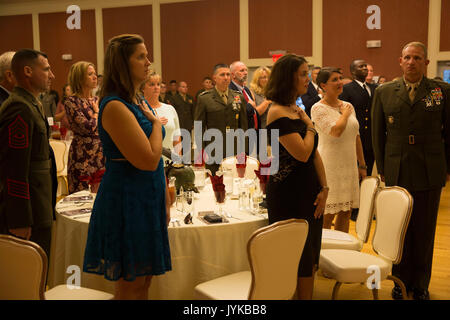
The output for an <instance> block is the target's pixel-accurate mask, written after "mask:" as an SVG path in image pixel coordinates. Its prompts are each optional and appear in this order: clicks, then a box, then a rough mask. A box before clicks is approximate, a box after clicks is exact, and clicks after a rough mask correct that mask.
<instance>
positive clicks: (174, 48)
mask: <svg viewBox="0 0 450 320" xmlns="http://www.w3.org/2000/svg"><path fill="white" fill-rule="evenodd" d="M161 51H162V53H161V54H162V72H163V78H164V79H163V81H166V82H169V81H170V80H172V79H175V80H177V81H180V80H184V81H186V82H187V83H188V86H189V93H190V94H191V95H194V94H195V93H196V91H197V90H198V89H200V86H201V82H202V79H203V77H205V76H211V74H212V69H213V67H214V65H216V64H217V63H226V64H230V63H231V62H233V61H235V60H239V0H207V1H194V2H184V3H167V4H161Z"/></svg>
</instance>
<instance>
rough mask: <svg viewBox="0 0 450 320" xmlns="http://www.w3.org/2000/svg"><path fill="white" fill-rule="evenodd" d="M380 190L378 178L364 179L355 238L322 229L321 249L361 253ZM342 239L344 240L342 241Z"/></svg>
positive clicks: (339, 232)
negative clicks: (376, 196)
mask: <svg viewBox="0 0 450 320" xmlns="http://www.w3.org/2000/svg"><path fill="white" fill-rule="evenodd" d="M379 188H380V179H379V178H378V177H366V178H365V179H364V180H363V181H362V182H361V189H360V196H359V213H358V217H357V218H356V224H355V229H356V237H355V236H353V235H351V234H349V233H346V232H342V231H338V230H328V229H324V230H323V232H322V246H321V249H347V250H356V251H361V249H362V248H363V245H364V243H366V242H367V240H368V239H369V234H370V227H371V226H372V220H373V215H374V211H375V210H374V209H375V208H374V202H375V195H376V194H377V192H378V190H379ZM342 239H344V240H342Z"/></svg>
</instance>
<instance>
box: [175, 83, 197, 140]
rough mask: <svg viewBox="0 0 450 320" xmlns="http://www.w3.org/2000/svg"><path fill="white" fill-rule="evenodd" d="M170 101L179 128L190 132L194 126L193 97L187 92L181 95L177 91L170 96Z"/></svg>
mask: <svg viewBox="0 0 450 320" xmlns="http://www.w3.org/2000/svg"><path fill="white" fill-rule="evenodd" d="M172 102H173V107H174V108H175V110H176V111H177V114H178V119H179V121H180V128H183V129H186V130H188V131H189V132H191V130H192V129H193V127H194V99H193V98H192V97H191V96H190V95H188V94H186V95H185V96H182V95H181V94H180V93H179V92H177V93H176V94H175V95H174V96H172Z"/></svg>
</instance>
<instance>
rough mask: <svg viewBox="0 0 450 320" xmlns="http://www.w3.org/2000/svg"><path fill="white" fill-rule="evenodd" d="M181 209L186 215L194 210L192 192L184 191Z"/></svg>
mask: <svg viewBox="0 0 450 320" xmlns="http://www.w3.org/2000/svg"><path fill="white" fill-rule="evenodd" d="M183 201H184V202H183V209H184V210H185V212H187V213H192V212H193V210H194V195H193V192H192V191H185V192H184V194H183Z"/></svg>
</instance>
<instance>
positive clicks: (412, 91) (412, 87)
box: [408, 85, 416, 102]
mask: <svg viewBox="0 0 450 320" xmlns="http://www.w3.org/2000/svg"><path fill="white" fill-rule="evenodd" d="M408 95H409V99H410V100H411V102H413V101H414V97H415V96H416V86H415V85H410V86H409V87H408Z"/></svg>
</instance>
